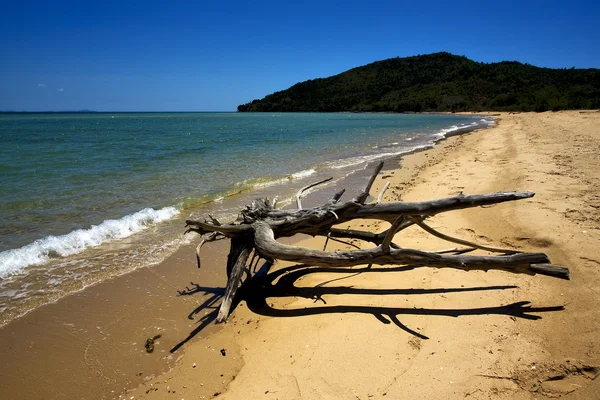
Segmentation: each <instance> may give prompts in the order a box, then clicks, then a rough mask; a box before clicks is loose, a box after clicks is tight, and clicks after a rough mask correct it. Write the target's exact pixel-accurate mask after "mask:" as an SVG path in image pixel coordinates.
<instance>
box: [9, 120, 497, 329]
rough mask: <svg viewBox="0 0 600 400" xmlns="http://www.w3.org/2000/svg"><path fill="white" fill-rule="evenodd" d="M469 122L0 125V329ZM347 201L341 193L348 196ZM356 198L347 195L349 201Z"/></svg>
mask: <svg viewBox="0 0 600 400" xmlns="http://www.w3.org/2000/svg"><path fill="white" fill-rule="evenodd" d="M491 123H492V121H490V120H486V119H484V118H482V117H481V116H476V115H421V114H415V115H403V114H351V113H319V114H317V113H285V114H277V113H264V114H263V113H260V114H254V113H116V114H110V113H58V114H43V113H40V114H0V313H1V315H0V325H2V324H5V323H7V322H9V321H10V320H12V319H14V318H16V317H18V316H20V315H23V314H24V313H26V312H27V311H30V310H32V309H35V308H36V307H39V306H41V305H43V304H46V303H48V302H51V301H55V300H57V299H59V298H61V297H64V296H66V295H68V294H69V293H73V292H75V291H78V290H82V289H83V288H85V287H86V286H89V285H91V284H94V283H97V282H100V281H102V280H105V279H110V278H111V277H113V276H116V275H120V274H123V273H127V272H129V271H131V270H133V269H135V268H141V267H144V266H148V265H152V264H155V263H158V262H160V261H161V260H162V259H164V258H165V257H167V256H168V255H169V254H171V253H172V252H173V251H175V250H176V249H177V248H178V247H179V246H181V245H182V244H183V243H186V242H189V241H190V240H193V239H194V238H193V236H192V235H188V236H189V237H184V236H183V231H184V229H183V224H184V223H183V220H184V219H185V218H187V217H189V216H190V215H191V216H193V217H200V216H201V215H203V214H206V213H211V215H214V216H216V217H218V218H221V219H227V218H234V217H235V215H236V213H237V210H239V208H240V207H242V206H243V205H244V204H246V203H248V202H249V200H250V199H251V198H253V197H259V196H265V195H268V196H270V197H273V196H274V195H276V194H278V195H279V200H280V202H281V203H282V204H284V205H285V204H286V203H290V202H291V200H292V198H293V194H294V193H295V191H296V190H297V189H298V188H299V187H301V186H304V185H306V184H308V183H311V182H313V181H317V180H319V179H321V178H322V177H325V176H327V177H329V176H331V177H334V180H333V181H332V182H331V183H330V184H329V185H324V186H323V187H320V188H319V190H320V191H323V193H325V191H327V193H328V194H331V193H333V191H334V188H335V187H336V185H340V184H350V185H351V184H352V182H353V181H352V179H350V178H351V177H352V176H359V175H360V174H361V171H364V170H365V168H366V167H367V165H368V164H369V162H372V161H374V160H379V159H387V158H394V157H396V156H398V155H400V154H403V153H407V152H411V151H414V150H416V149H419V148H423V147H428V146H431V145H432V144H433V143H435V141H437V140H439V139H440V138H442V137H444V136H445V135H447V134H449V133H453V132H457V131H460V130H472V129H477V128H483V127H487V126H489V125H490V124H491ZM349 189H352V188H349ZM357 190H358V189H357Z"/></svg>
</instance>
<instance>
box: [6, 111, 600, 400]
mask: <svg viewBox="0 0 600 400" xmlns="http://www.w3.org/2000/svg"><path fill="white" fill-rule="evenodd" d="M598 126H600V113H598V112H596V113H580V112H577V111H573V112H559V113H542V114H533V113H527V114H515V115H508V114H504V115H502V116H501V121H500V123H499V126H498V127H496V128H494V129H491V130H484V131H477V132H473V133H470V134H466V135H462V136H454V137H451V138H449V139H447V140H445V141H443V142H441V143H440V144H438V145H437V146H436V147H435V148H434V149H431V150H427V151H425V152H421V153H416V154H412V155H410V156H407V157H405V159H404V160H403V168H401V169H396V170H384V172H383V173H382V174H381V175H380V177H379V179H378V180H377V182H376V185H375V187H374V190H373V192H377V191H378V190H379V189H380V188H381V187H382V186H383V184H384V183H385V182H387V181H390V182H391V187H390V189H389V190H388V191H387V192H386V196H385V200H384V201H397V200H399V199H402V200H407V201H414V200H425V199H434V198H440V197H447V196H450V195H455V194H457V193H459V192H464V193H465V194H471V193H486V192H493V191H501V190H506V191H508V190H532V191H535V192H536V196H535V197H534V198H533V199H529V200H521V201H517V202H511V203H504V204H500V205H496V206H493V207H486V208H478V209H472V210H463V211H455V212H451V213H446V214H445V215H440V216H436V217H434V218H432V219H431V221H430V224H431V225H432V226H433V227H435V228H438V229H439V230H441V231H442V232H444V233H448V234H450V235H454V236H459V237H463V238H465V239H467V240H474V241H478V242H480V243H482V244H490V245H494V246H503V247H507V246H508V247H514V248H517V249H521V250H527V251H543V252H545V253H547V254H548V255H549V257H550V258H551V260H552V261H553V263H555V264H559V265H564V266H568V267H569V268H570V269H571V276H572V280H571V281H561V280H557V279H553V278H549V277H543V276H527V275H514V274H510V273H508V272H503V271H491V272H487V273H486V272H482V271H473V272H464V271H457V270H443V269H432V268H418V269H414V270H403V269H401V268H394V267H381V268H380V267H377V268H372V269H371V270H369V271H364V270H361V267H355V268H354V270H349V271H346V272H318V273H317V272H314V271H310V270H302V269H295V273H293V274H292V273H290V272H287V273H286V274H285V277H286V279H280V280H278V281H275V282H274V283H273V284H274V285H275V286H277V287H278V288H279V289H281V290H279V291H278V292H277V293H278V295H277V296H273V297H269V298H267V299H262V301H263V303H261V301H260V300H261V299H253V301H249V302H245V301H242V302H241V303H240V305H239V306H238V307H237V308H236V309H235V311H234V313H233V314H232V316H231V317H230V320H229V322H228V323H227V324H225V325H222V326H221V327H219V328H216V327H214V326H213V325H211V324H210V323H209V324H207V325H206V326H204V324H203V320H202V318H203V317H204V318H205V319H204V321H206V322H208V321H210V320H211V319H212V316H211V314H210V313H211V312H212V311H213V310H214V307H216V306H218V296H219V294H220V293H221V292H220V289H221V288H222V287H223V286H224V284H225V279H224V276H223V274H222V269H223V265H224V260H225V257H226V251H227V249H226V245H227V244H226V243H225V242H219V243H215V244H211V245H209V246H207V247H205V249H204V250H203V252H204V258H203V267H202V269H201V270H198V269H196V267H195V262H196V261H195V256H194V251H193V248H192V247H191V246H188V247H184V248H182V249H180V250H179V251H178V252H177V253H175V254H174V255H173V256H172V257H170V258H169V259H167V260H166V261H165V262H164V263H162V264H160V265H158V266H156V267H151V268H145V269H142V270H138V271H135V272H133V273H131V274H128V275H125V276H122V277H119V278H116V279H113V280H111V281H109V282H105V283H102V284H99V285H96V286H94V287H91V288H88V289H86V290H84V291H82V292H80V293H78V294H75V295H73V296H69V297H68V298H65V299H62V300H61V301H59V302H57V303H55V304H52V305H48V306H45V307H42V308H40V309H38V310H36V311H34V312H32V313H30V314H28V315H26V316H25V317H23V318H20V319H18V320H16V321H13V322H11V323H9V324H8V325H7V326H5V327H3V328H2V329H0V340H2V343H4V344H5V345H4V346H3V347H2V350H0V358H1V359H2V362H1V363H0V376H1V377H2V379H1V380H0V394H2V396H0V397H2V398H9V399H12V398H15V399H16V398H19V399H34V398H56V399H60V398H65V399H67V398H68V399H71V398H90V399H91V398H96V399H98V398H117V397H119V396H121V397H126V398H131V397H133V398H148V399H152V398H157V399H159V398H160V399H166V398H169V399H170V398H173V399H182V398H185V399H189V398H196V399H197V398H223V399H237V398H240V399H242V398H244V399H247V398H253V399H260V398H264V399H315V398H331V399H339V398H353V399H355V398H360V399H369V398H384V397H385V398H417V399H418V398H461V399H462V398H466V397H468V398H475V399H478V398H490V397H492V398H506V399H509V398H510V399H513V398H518V399H530V398H535V397H539V396H540V395H547V396H559V395H567V394H568V396H573V397H574V398H575V397H577V396H579V397H580V398H594V396H596V397H597V393H600V387H599V386H598V381H599V380H598V379H596V380H593V378H594V377H595V376H596V375H597V372H598V370H597V369H594V368H597V367H600V339H598V335H597V326H599V322H600V297H599V296H598V289H597V286H598V284H597V282H598V279H599V278H600V250H598V248H599V247H600V246H599V244H600V230H599V227H600V219H599V213H598V207H599V206H600V192H599V189H598V187H599V184H600V159H599V154H600V131H599V130H598V128H597V127H598ZM307 204H308V203H307ZM361 225H364V226H361ZM352 227H355V228H363V229H365V228H369V229H375V230H378V229H381V230H383V229H385V226H384V224H383V223H381V224H379V223H374V222H371V221H356V223H354V224H353V225H352ZM396 242H397V243H400V244H401V245H402V246H404V247H416V248H422V249H442V248H448V247H454V246H453V245H451V244H448V243H444V242H442V241H439V240H437V239H432V238H431V236H429V235H428V234H425V233H424V232H422V231H419V230H418V229H412V228H411V229H409V230H407V231H406V232H402V234H401V235H398V237H397V238H396ZM301 244H302V245H306V246H322V245H323V243H322V241H321V240H320V239H307V240H304V241H302V242H301ZM336 246H337V247H338V248H344V245H342V244H335V245H333V244H331V243H330V244H329V245H328V248H329V249H333V248H335V247H336ZM285 268H294V267H293V266H291V265H289V264H286V263H277V264H276V266H275V268H274V271H276V270H283V269H285ZM192 282H193V283H192ZM196 283H197V284H199V285H201V286H196V285H194V284H196ZM286 285H287V286H286ZM186 288H187V289H186ZM292 288H293V289H294V292H295V293H294V296H290V295H286V293H290V291H289V289H292ZM286 289H288V291H287V292H286ZM298 289H299V290H298ZM179 292H182V293H185V294H183V295H181V294H180V293H179ZM519 302H530V304H528V305H524V306H523V307H525V309H523V308H519V307H517V306H514V304H515V303H519ZM511 304H512V305H513V306H511ZM207 305H209V307H206V306H207ZM558 306H565V309H564V310H563V311H555V307H558ZM527 307H531V309H527ZM188 316H189V318H188ZM156 334H162V337H161V338H160V339H159V340H158V341H157V343H156V349H155V351H154V353H152V354H148V353H146V351H145V349H144V342H145V340H146V338H148V337H152V336H154V335H156ZM188 339H189V340H188ZM174 349H177V350H176V351H174V352H173V353H171V352H170V350H174ZM171 367H173V369H172V370H171V371H169V372H167V373H165V374H162V375H159V373H160V372H161V371H165V370H167V369H169V368H171ZM136 387H137V388H136ZM126 390H127V392H125V391H126ZM567 398H569V397H567Z"/></svg>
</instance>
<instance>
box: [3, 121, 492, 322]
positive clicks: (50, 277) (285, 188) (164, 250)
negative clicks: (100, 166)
mask: <svg viewBox="0 0 600 400" xmlns="http://www.w3.org/2000/svg"><path fill="white" fill-rule="evenodd" d="M472 121H473V122H472V124H476V125H472V124H470V125H467V124H466V123H465V124H458V123H457V124H456V125H448V126H446V127H444V128H443V129H441V130H437V131H435V130H434V131H432V132H430V133H431V135H430V136H431V137H430V138H429V139H428V140H429V141H430V142H431V143H430V144H422V143H420V142H419V143H416V144H415V145H414V146H409V145H406V148H407V149H410V148H411V147H415V146H417V147H418V148H416V149H414V150H407V151H402V152H401V153H399V154H396V153H395V151H398V149H399V148H395V147H392V149H393V150H392V151H391V152H390V150H388V149H387V147H386V148H385V149H383V148H382V149H381V150H382V152H383V153H384V154H385V157H382V156H379V157H376V156H375V157H374V156H373V154H369V155H363V156H357V157H349V158H342V159H333V160H330V161H327V162H321V163H319V164H315V165H312V166H311V168H310V169H308V170H302V171H296V172H295V173H293V174H289V175H285V176H277V175H274V176H268V175H267V176H265V177H262V178H252V179H247V180H244V181H241V182H237V183H235V184H234V185H233V186H232V187H230V188H228V189H225V190H224V191H222V192H218V193H216V194H214V195H209V196H207V197H206V198H202V199H201V201H199V199H196V201H194V202H190V204H188V205H187V206H186V205H180V204H178V205H167V206H165V207H163V208H160V209H157V210H155V209H152V208H146V209H143V210H138V211H137V212H134V213H132V214H127V215H125V216H122V215H121V216H119V217H118V218H116V219H107V220H104V221H102V222H101V223H99V224H97V225H92V226H89V227H84V228H81V229H76V230H73V231H71V232H69V233H66V234H64V235H58V236H47V237H44V238H41V239H38V240H36V241H34V242H31V243H28V244H26V245H24V246H22V247H20V248H16V249H9V250H7V251H5V252H1V253H0V264H2V263H3V262H6V264H5V265H3V266H4V267H8V269H9V270H10V269H11V268H12V269H16V271H17V272H15V274H14V275H8V277H7V279H6V280H5V281H4V282H3V284H2V285H1V286H2V291H3V293H0V295H2V294H7V296H5V297H3V298H2V299H3V301H0V310H3V320H2V321H0V325H2V326H4V325H6V324H7V323H10V321H12V320H15V319H18V318H21V317H23V316H24V315H26V314H27V313H29V312H32V311H35V310H36V309H38V308H39V307H43V306H44V305H45V304H50V303H55V302H57V301H60V300H61V299H62V298H66V297H68V296H70V295H73V294H75V293H77V292H80V291H82V290H86V289H87V288H89V287H91V286H94V285H97V284H100V283H102V282H104V281H107V280H110V279H114V278H115V277H118V276H122V275H125V274H128V273H131V272H132V271H135V270H137V269H139V268H145V267H148V266H151V265H156V264H158V263H160V262H163V261H164V260H165V259H166V258H168V257H169V255H172V254H173V253H174V252H175V251H177V249H178V248H179V247H180V246H182V245H183V246H185V243H187V242H189V241H190V240H192V238H187V237H181V235H180V226H181V225H182V224H183V221H184V220H185V218H203V216H204V215H205V214H207V213H209V214H211V215H213V216H215V217H217V218H219V219H221V220H222V219H227V218H229V217H232V218H235V216H236V214H237V210H239V209H241V208H243V207H244V206H245V203H244V202H245V201H246V199H247V198H249V197H252V196H257V197H273V196H276V195H277V196H279V198H280V203H282V204H286V201H287V203H291V202H293V198H294V194H295V192H296V191H297V190H298V189H299V188H300V187H301V186H304V185H305V184H306V182H307V181H309V180H310V181H316V180H319V179H322V178H324V177H325V176H327V177H329V176H333V177H334V179H335V180H334V181H333V182H331V183H329V184H328V185H326V186H327V187H323V188H317V189H316V190H314V191H313V193H312V198H313V200H315V201H317V203H318V201H319V200H325V199H324V198H322V196H324V195H322V194H321V193H325V192H327V193H328V192H329V191H330V190H333V189H331V186H333V187H340V186H344V187H346V188H348V189H350V190H351V187H349V186H353V185H355V184H356V183H357V182H359V181H360V178H361V177H362V174H363V166H365V165H368V164H369V163H372V162H375V161H374V160H379V159H388V160H390V161H391V162H393V160H394V159H397V158H398V156H399V155H402V154H411V153H413V152H416V151H421V150H423V149H426V148H430V147H431V146H435V144H436V143H437V142H439V141H440V140H444V138H445V137H448V136H452V135H455V134H461V133H464V132H465V131H469V130H472V129H478V128H479V126H489V125H490V124H489V123H482V122H481V121H478V120H475V119H473V120H472ZM426 131H427V129H426ZM433 132H436V133H433ZM400 134H401V135H403V134H404V132H401V133H400ZM439 136H441V137H439ZM401 138H402V136H400V138H399V139H398V141H400V142H402V140H400V139H401ZM406 143H408V142H406ZM410 143H412V142H410ZM394 144H395V145H397V144H398V143H392V145H394ZM400 147H402V146H400ZM375 148H377V147H375ZM390 154H395V155H390ZM349 161H350V162H351V163H350V164H347V165H346V163H347V162H349ZM334 164H335V165H336V166H334ZM337 164H340V165H337ZM367 172H368V170H367ZM282 195H283V198H282V197H281V196H282ZM186 215H187V217H186ZM149 217H151V219H152V221H154V220H156V221H157V222H161V221H162V223H158V224H156V223H150V224H149V225H148V226H145V225H144V224H145V222H144V221H146V220H147V219H148V218H149ZM165 218H166V221H165ZM132 220H134V221H133V222H132ZM115 225H119V227H120V229H126V230H127V229H128V230H129V231H128V232H127V235H126V237H123V238H120V239H116V240H115V239H114V238H111V232H112V233H114V232H115V231H117V228H116V227H115ZM136 231H137V232H136ZM94 240H96V241H99V243H98V244H97V245H93V246H91V247H89V246H88V244H86V242H93V241H94ZM82 243H83V244H82ZM73 246H74V247H73ZM65 251H66V252H67V253H68V254H70V255H64V256H61V257H56V258H54V257H51V256H50V255H49V254H50V253H53V252H56V253H59V254H62V252H65ZM3 256H5V257H4V258H3ZM31 258H33V259H35V260H38V259H41V258H47V260H46V261H45V263H42V264H39V265H37V264H34V265H29V266H27V267H25V268H26V269H24V267H23V266H22V265H20V266H15V265H12V264H14V263H15V262H25V261H27V262H30V261H31V260H30V259H31ZM38 261H39V260H38ZM11 263H12V264H11ZM139 264H142V265H139ZM70 275H75V276H78V277H79V278H78V279H77V280H76V281H75V280H72V279H70V278H69V276H70ZM0 276H1V275H0ZM11 293H12V294H11ZM12 297H15V299H21V300H19V301H13V299H12Z"/></svg>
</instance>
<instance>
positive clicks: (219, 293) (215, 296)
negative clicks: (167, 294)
mask: <svg viewBox="0 0 600 400" xmlns="http://www.w3.org/2000/svg"><path fill="white" fill-rule="evenodd" d="M190 284H191V285H192V287H191V288H188V287H186V288H185V290H178V291H177V293H179V296H191V295H194V294H197V293H200V294H203V295H205V296H208V298H207V299H206V300H204V302H203V303H202V304H200V305H199V306H198V307H196V308H195V309H194V310H193V311H192V312H191V313H189V315H188V319H192V320H193V319H194V316H195V315H196V314H199V313H200V312H201V311H204V310H211V312H210V313H208V314H206V315H204V316H203V317H201V318H200V319H199V320H198V326H197V327H196V328H194V330H193V331H192V332H190V334H189V335H188V336H187V337H186V338H185V339H183V340H182V341H181V342H179V343H178V344H176V345H175V346H173V348H171V350H170V352H171V353H174V352H176V351H177V350H179V348H180V347H181V346H183V345H184V344H186V343H187V342H188V340H190V339H191V338H193V337H194V336H196V335H197V334H198V333H200V332H201V331H202V330H203V329H204V328H206V327H207V326H209V325H210V324H211V323H212V322H213V321H214V320H215V319H216V318H217V314H218V312H219V305H220V304H221V302H220V301H219V300H220V299H221V298H222V297H223V293H225V289H224V288H211V287H204V286H200V285H198V284H197V283H194V282H190Z"/></svg>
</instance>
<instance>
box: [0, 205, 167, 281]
mask: <svg viewBox="0 0 600 400" xmlns="http://www.w3.org/2000/svg"><path fill="white" fill-rule="evenodd" d="M177 214H179V211H178V210H177V209H175V208H174V207H165V208H161V209H159V210H155V209H153V208H144V209H143V210H140V211H138V212H136V213H134V214H130V215H126V216H124V217H123V218H120V219H109V220H105V221H103V222H102V223H101V224H99V225H92V226H91V227H90V228H88V229H77V230H74V231H72V232H69V233H67V234H66V235H61V236H47V237H45V238H43V239H39V240H36V241H35V242H33V243H29V244H28V245H25V246H23V247H21V248H18V249H13V250H6V251H3V252H2V253H0V277H2V278H4V277H6V276H9V275H12V274H14V273H17V272H19V271H20V270H21V269H23V268H25V267H27V266H30V265H40V264H45V263H47V262H48V261H50V259H52V258H58V257H66V256H70V255H73V254H77V253H81V252H82V251H84V250H85V249H88V248H90V247H96V246H99V245H101V244H102V243H105V242H108V241H110V240H115V239H123V238H126V237H128V236H131V235H133V234H135V233H138V232H140V231H143V230H144V229H146V228H148V227H150V226H151V225H153V224H157V223H159V222H162V221H166V220H168V219H171V218H173V217H174V216H175V215H177Z"/></svg>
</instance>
